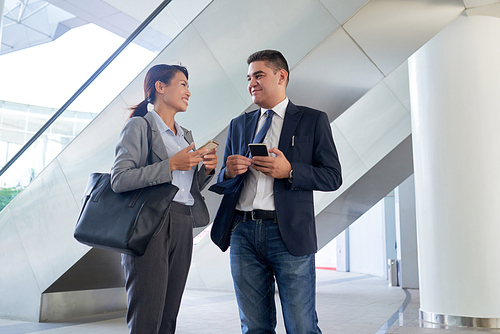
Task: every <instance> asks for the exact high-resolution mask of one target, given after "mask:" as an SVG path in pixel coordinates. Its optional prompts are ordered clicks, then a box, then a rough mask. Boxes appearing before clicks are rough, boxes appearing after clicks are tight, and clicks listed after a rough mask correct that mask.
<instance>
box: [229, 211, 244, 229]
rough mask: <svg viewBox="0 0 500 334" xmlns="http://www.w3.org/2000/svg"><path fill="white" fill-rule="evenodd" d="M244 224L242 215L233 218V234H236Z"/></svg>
mask: <svg viewBox="0 0 500 334" xmlns="http://www.w3.org/2000/svg"><path fill="white" fill-rule="evenodd" d="M242 222H243V217H242V216H240V215H236V216H234V218H233V226H232V227H231V232H234V231H235V230H236V229H237V228H238V226H240V224H241V223H242Z"/></svg>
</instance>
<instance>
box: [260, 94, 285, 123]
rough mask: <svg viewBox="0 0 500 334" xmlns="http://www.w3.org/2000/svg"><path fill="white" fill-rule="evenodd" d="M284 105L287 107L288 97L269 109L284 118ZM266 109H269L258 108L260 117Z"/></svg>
mask: <svg viewBox="0 0 500 334" xmlns="http://www.w3.org/2000/svg"><path fill="white" fill-rule="evenodd" d="M286 107H288V97H285V99H284V100H283V101H281V102H280V103H278V104H277V105H275V106H274V107H273V108H271V109H272V110H273V111H274V113H275V114H276V115H279V116H280V117H281V118H285V112H286ZM267 110H269V109H263V108H260V117H262V116H263V115H264V114H265V113H266V111H267Z"/></svg>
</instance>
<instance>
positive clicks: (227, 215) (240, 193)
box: [210, 50, 342, 334]
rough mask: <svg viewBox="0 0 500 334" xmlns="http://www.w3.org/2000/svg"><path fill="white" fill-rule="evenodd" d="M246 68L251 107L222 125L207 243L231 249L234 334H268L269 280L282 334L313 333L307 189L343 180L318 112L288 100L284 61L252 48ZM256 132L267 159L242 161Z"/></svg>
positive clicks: (271, 329) (272, 321)
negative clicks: (236, 313) (216, 202)
mask: <svg viewBox="0 0 500 334" xmlns="http://www.w3.org/2000/svg"><path fill="white" fill-rule="evenodd" d="M247 63H248V65H249V66H248V75H247V79H248V91H249V93H250V95H251V96H252V99H253V102H254V103H255V104H256V105H257V106H259V107H260V109H258V110H254V111H251V112H248V113H245V114H243V115H241V116H239V117H237V118H235V119H233V120H232V121H231V124H230V125H229V130H228V134H227V140H226V146H225V151H224V160H223V161H224V162H223V166H222V169H221V171H220V173H219V175H218V179H217V180H218V183H217V184H215V185H213V186H212V187H211V188H210V190H212V191H215V192H217V193H219V194H224V197H223V199H222V202H221V204H220V207H219V210H218V212H217V216H216V218H215V220H214V224H213V227H212V232H211V237H212V240H213V241H214V243H215V244H217V245H218V246H219V247H220V248H221V249H222V251H225V250H226V249H227V248H228V247H229V245H230V246H231V254H230V259H231V274H232V276H233V281H234V288H235V292H236V298H237V301H238V307H239V310H240V319H241V328H242V332H243V333H246V334H252V333H275V327H276V309H275V304H274V289H275V288H274V287H275V285H274V281H275V280H276V282H277V285H278V290H279V295H280V300H281V305H282V309H283V317H284V321H285V327H286V331H287V333H288V334H308V333H321V330H320V329H319V327H318V319H317V315H316V305H315V304H316V275H315V262H314V254H315V253H316V251H317V240H316V226H315V221H314V204H313V190H321V191H333V190H336V189H338V188H339V187H340V185H341V184H342V177H341V172H340V163H339V160H338V155H337V151H336V148H335V144H334V142H333V138H332V130H331V128H330V123H329V121H328V117H327V115H326V114H325V113H324V112H321V111H319V110H314V109H311V108H307V107H302V106H295V105H294V104H293V103H292V102H290V101H289V100H288V98H287V96H286V87H287V84H288V76H289V70H288V64H287V62H286V60H285V58H284V57H283V55H282V54H281V53H280V52H279V51H274V50H264V51H259V52H256V53H254V54H252V55H250V57H249V58H248V60H247ZM268 110H272V112H268ZM266 120H267V122H266ZM266 123H267V124H270V126H269V125H266ZM266 128H267V129H268V130H267V132H266ZM260 130H263V131H260ZM263 133H264V134H265V135H264V134H263ZM262 136H264V138H263V139H262V142H263V143H265V144H266V145H267V146H268V147H270V148H271V149H269V153H271V154H270V156H255V157H251V158H250V157H249V147H248V144H250V143H252V142H254V141H260V137H262Z"/></svg>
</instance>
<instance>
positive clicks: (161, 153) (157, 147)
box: [144, 112, 168, 161]
mask: <svg viewBox="0 0 500 334" xmlns="http://www.w3.org/2000/svg"><path fill="white" fill-rule="evenodd" d="M144 118H145V119H146V120H147V121H148V122H149V124H150V125H151V132H152V133H151V135H152V136H151V150H152V151H153V153H154V154H155V155H156V156H157V157H158V159H160V161H163V160H166V159H168V155H167V149H166V148H165V143H163V139H161V135H160V130H158V126H157V125H156V121H155V119H154V117H153V115H151V114H150V113H149V112H148V113H147V114H146V115H145V116H144Z"/></svg>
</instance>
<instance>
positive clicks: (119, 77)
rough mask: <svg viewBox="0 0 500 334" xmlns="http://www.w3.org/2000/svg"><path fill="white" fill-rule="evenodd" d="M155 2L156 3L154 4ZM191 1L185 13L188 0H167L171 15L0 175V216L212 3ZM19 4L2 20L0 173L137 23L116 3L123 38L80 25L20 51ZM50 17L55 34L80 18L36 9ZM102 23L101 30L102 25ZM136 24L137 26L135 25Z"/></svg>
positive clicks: (51, 7) (9, 3) (145, 34)
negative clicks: (15, 17)
mask: <svg viewBox="0 0 500 334" xmlns="http://www.w3.org/2000/svg"><path fill="white" fill-rule="evenodd" d="M160 2H161V1H160V0H158V4H160ZM189 2H190V3H191V5H192V6H186V0H183V1H178V0H174V1H172V3H171V5H173V4H175V5H174V6H173V11H171V10H170V9H169V7H168V6H167V8H165V9H164V10H163V11H162V12H161V13H160V14H159V15H158V17H157V18H156V19H155V20H153V22H151V23H150V25H149V26H148V27H146V28H145V29H144V30H143V32H142V33H140V34H139V35H138V36H137V37H136V38H135V39H134V41H133V42H132V43H131V44H129V45H128V46H127V47H126V48H125V49H124V50H123V51H122V52H121V53H120V55H118V57H116V59H115V60H114V61H113V62H112V63H111V64H110V65H109V66H108V67H107V68H106V69H105V70H104V71H103V72H102V73H101V74H100V75H99V76H98V77H97V78H96V79H95V80H94V81H93V82H92V83H91V84H90V85H89V86H88V87H87V88H86V89H85V90H84V91H83V93H82V94H81V95H80V96H79V97H78V98H76V99H75V101H74V102H73V103H72V104H71V105H70V106H69V107H68V108H67V110H66V111H64V112H63V113H62V114H61V115H60V116H59V117H58V119H57V120H56V121H55V122H54V123H53V124H52V125H51V126H50V127H49V128H48V129H46V130H45V131H44V133H43V134H42V135H41V136H40V138H38V139H37V140H36V141H35V142H34V143H33V144H32V145H31V146H30V147H29V148H28V149H27V150H26V151H25V152H24V153H23V154H22V155H21V156H20V157H19V159H18V160H17V161H16V162H15V163H14V164H13V165H12V166H11V167H10V168H9V169H8V170H7V171H6V172H5V173H4V174H3V175H2V176H0V210H1V209H2V208H3V207H4V206H5V205H6V203H8V202H9V201H10V199H11V198H13V196H15V194H17V193H18V192H19V191H21V190H22V189H24V188H25V187H26V186H27V185H28V184H29V183H30V182H31V181H32V180H33V179H34V178H35V177H36V176H37V175H38V174H39V173H40V172H41V171H42V170H43V169H44V168H45V167H46V166H47V165H48V164H50V163H51V162H52V160H53V159H54V158H55V157H57V155H58V154H59V153H60V152H61V151H62V150H63V149H64V148H65V147H66V146H67V145H68V144H69V143H70V142H71V140H72V139H73V138H74V137H75V136H77V135H78V134H79V133H80V131H82V130H83V129H84V128H85V127H86V126H87V125H88V123H89V122H90V121H92V119H93V118H94V117H95V116H96V115H97V114H98V113H100V112H101V111H102V110H103V109H104V108H105V107H106V106H107V105H108V104H109V103H110V102H111V101H112V100H113V99H114V98H115V97H116V96H117V95H118V94H119V93H120V92H121V91H122V90H123V89H124V88H125V87H126V86H127V85H128V84H129V83H130V82H131V81H132V80H133V79H134V78H135V77H136V76H137V75H138V74H139V73H140V72H141V71H142V70H143V69H144V68H145V67H146V66H147V65H148V64H149V63H150V62H151V61H152V60H153V59H154V58H155V57H156V55H157V54H158V53H159V52H160V51H161V50H163V49H164V48H165V47H166V46H167V45H168V44H169V43H170V41H172V39H174V38H175V36H176V35H177V34H178V33H180V32H181V31H182V29H184V28H185V26H186V25H187V24H188V23H189V22H190V20H192V19H194V18H195V17H196V16H197V15H198V14H199V12H200V11H201V10H203V9H204V8H205V7H206V6H207V5H208V4H209V3H210V2H211V1H210V0H189ZM19 3H20V2H16V1H6V3H5V8H6V11H4V20H3V36H2V49H1V51H0V73H2V76H1V77H0V164H1V166H4V165H5V164H6V163H7V162H8V161H9V160H10V159H11V158H12V157H13V156H14V155H15V154H16V152H17V151H18V150H19V149H20V148H21V147H22V146H23V145H24V144H25V143H26V142H27V141H28V140H30V138H32V137H33V135H34V134H35V133H36V132H37V131H38V130H39V129H40V128H41V127H42V126H43V125H44V124H45V123H46V122H47V120H49V119H50V117H51V116H52V115H54V114H55V113H56V112H57V111H58V110H59V108H61V106H63V105H64V104H65V103H66V102H67V101H68V100H69V99H70V98H71V97H72V96H73V94H75V92H76V91H77V90H78V89H79V88H80V87H82V85H83V84H84V83H85V82H86V80H88V78H90V77H91V76H92V75H93V74H94V73H95V71H96V70H97V69H98V68H99V67H100V66H101V65H102V64H103V63H104V62H105V61H106V60H107V59H108V58H109V57H110V56H111V55H112V54H113V52H115V50H117V49H118V48H119V46H120V45H122V44H123V42H124V41H125V38H124V37H123V36H128V34H129V33H130V32H132V31H133V30H134V29H135V28H136V26H138V25H139V23H140V21H138V20H137V18H134V17H135V16H136V15H135V13H133V8H132V9H130V8H125V7H126V5H125V4H123V3H122V2H116V3H114V4H113V3H112V4H111V5H110V6H116V7H120V6H121V8H120V10H118V9H116V8H114V10H117V11H118V12H119V15H121V16H123V17H125V16H127V20H125V21H123V20H122V21H120V22H121V24H124V23H123V22H127V26H126V27H125V26H124V27H122V28H123V30H124V31H128V32H126V33H125V32H124V31H121V35H122V36H118V35H116V34H114V33H112V32H110V31H108V30H106V29H104V28H102V27H100V26H97V25H95V24H85V25H81V26H77V27H75V28H73V29H69V30H68V31H60V30H58V32H57V33H56V32H55V30H56V29H53V30H54V31H52V32H47V36H48V37H49V38H45V39H43V38H41V39H40V40H38V41H37V42H33V43H25V44H23V42H22V40H21V38H20V33H22V32H20V31H21V30H22V29H21V28H20V27H15V29H14V28H12V25H15V23H13V20H12V19H10V18H7V16H8V15H11V14H15V15H16V16H18V17H22V15H24V14H23V13H20V11H21V8H20V7H17V6H18V5H19ZM37 3H38V4H41V3H44V1H38V2H37ZM181 4H182V6H180V5H181ZM80 6H82V9H84V8H83V7H85V6H86V5H85V3H84V2H82V3H80ZM169 6H170V5H169ZM180 8H183V9H182V10H181V9H180ZM47 13H57V15H55V14H54V15H52V16H51V19H53V20H54V22H51V23H50V24H52V26H53V27H60V26H58V23H59V22H60V21H61V22H62V21H64V20H68V19H70V18H75V19H77V18H78V13H76V12H74V13H67V12H66V11H64V10H63V9H61V8H58V7H57V8H55V5H52V4H50V3H46V5H45V7H44V9H43V10H41V15H42V16H43V17H47ZM19 15H21V16H19ZM30 15H31V17H33V16H34V15H36V13H35V14H33V13H32V12H31V14H30ZM42 16H41V17H42ZM6 18H7V19H6ZM180 18H182V19H180ZM187 18H190V20H187ZM58 19H60V21H58ZM141 19H142V18H141ZM75 22H76V21H75ZM179 22H180V23H179ZM100 23H101V25H102V22H100ZM135 24H137V25H136V26H134V25H135ZM7 25H8V26H7ZM77 25H78V24H77ZM104 26H106V24H104ZM20 29H21V30H20ZM23 29H24V28H23ZM28 30H29V29H28ZM115 30H116V29H115ZM49 35H50V36H49ZM47 36H46V37H47ZM31 38H34V36H31ZM9 43H10V44H9Z"/></svg>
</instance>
